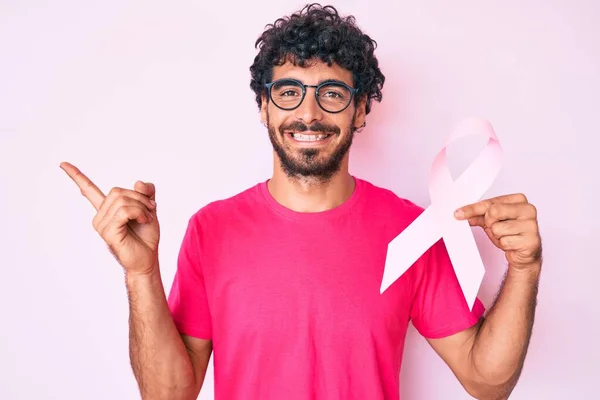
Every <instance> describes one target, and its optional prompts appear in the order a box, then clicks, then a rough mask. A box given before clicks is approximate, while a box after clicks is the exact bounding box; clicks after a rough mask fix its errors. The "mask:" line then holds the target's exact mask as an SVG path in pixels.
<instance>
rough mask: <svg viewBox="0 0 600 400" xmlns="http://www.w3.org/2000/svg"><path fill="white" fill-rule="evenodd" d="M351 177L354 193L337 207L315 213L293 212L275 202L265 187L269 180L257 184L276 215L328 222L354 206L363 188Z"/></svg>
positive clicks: (360, 181)
mask: <svg viewBox="0 0 600 400" xmlns="http://www.w3.org/2000/svg"><path fill="white" fill-rule="evenodd" d="M351 176H352V178H353V179H354V191H353V192H352V194H351V195H350V197H349V198H348V199H346V201H344V202H343V203H342V204H340V205H338V206H337V207H334V208H331V209H329V210H325V211H317V212H300V211H294V210H292V209H290V208H287V207H285V206H284V205H282V204H281V203H279V202H278V201H277V200H275V198H274V197H273V195H272V194H271V192H270V191H269V187H268V186H267V184H268V183H269V181H270V179H267V180H265V181H263V182H261V183H259V185H258V186H259V191H260V193H261V195H262V197H263V199H264V200H265V202H266V203H267V205H268V206H269V207H270V208H271V209H272V210H273V211H275V212H276V213H278V214H280V215H282V216H284V217H286V218H290V219H293V220H296V221H323V220H330V219H332V218H336V217H339V216H340V215H343V214H346V213H347V212H348V211H349V210H351V209H352V207H353V206H354V204H356V202H357V200H358V198H359V196H360V194H361V191H362V188H363V182H362V180H361V179H358V178H356V177H355V176H354V175H351Z"/></svg>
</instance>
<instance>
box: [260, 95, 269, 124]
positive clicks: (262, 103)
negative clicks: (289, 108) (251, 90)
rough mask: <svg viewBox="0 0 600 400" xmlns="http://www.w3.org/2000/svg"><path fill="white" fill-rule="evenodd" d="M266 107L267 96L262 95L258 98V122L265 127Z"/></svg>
mask: <svg viewBox="0 0 600 400" xmlns="http://www.w3.org/2000/svg"><path fill="white" fill-rule="evenodd" d="M267 106H268V103H267V96H265V95H264V94H262V95H261V96H260V120H261V121H262V123H263V125H265V126H266V125H267Z"/></svg>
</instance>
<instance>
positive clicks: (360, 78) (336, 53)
mask: <svg viewBox="0 0 600 400" xmlns="http://www.w3.org/2000/svg"><path fill="white" fill-rule="evenodd" d="M355 21H356V20H355V18H354V16H346V17H341V16H340V15H339V14H338V11H337V10H336V9H335V7H333V6H321V5H320V4H316V3H315V4H308V5H306V6H305V7H304V8H302V10H300V11H297V12H295V13H293V14H292V15H291V16H289V17H284V18H279V19H277V20H276V21H275V22H274V23H273V24H268V25H267V26H266V27H265V31H264V32H263V33H262V35H261V36H260V37H259V38H258V40H257V41H256V43H255V47H256V48H259V49H260V50H259V53H258V54H257V56H256V57H255V58H254V63H253V64H252V66H251V67H250V72H251V76H252V78H251V81H250V88H251V89H252V90H253V91H254V93H256V102H257V103H258V107H259V109H260V106H261V95H263V94H264V93H265V86H264V85H265V83H268V82H270V80H271V79H272V76H273V67H274V66H276V65H283V64H284V63H285V62H286V61H288V60H289V61H291V62H293V63H294V65H299V66H300V67H305V66H306V64H307V61H310V60H314V59H319V60H320V61H322V62H324V63H327V64H328V65H330V66H331V65H332V64H333V63H336V64H338V65H339V66H340V67H342V68H345V69H347V70H349V71H350V72H352V75H353V79H354V87H355V88H356V89H358V91H357V96H356V98H355V104H356V103H358V101H359V100H360V99H362V98H364V97H365V96H366V100H367V101H366V113H367V114H368V113H369V112H370V111H371V100H372V99H375V100H376V101H378V102H380V101H381V98H382V94H381V89H382V88H383V83H384V81H385V77H384V76H383V74H382V73H381V71H380V69H379V63H378V61H377V58H376V57H375V55H374V51H375V48H376V47H377V43H376V42H375V41H374V40H372V39H371V38H370V37H369V36H368V35H366V34H364V33H363V32H362V31H361V30H360V29H359V28H358V27H357V26H356V22H355Z"/></svg>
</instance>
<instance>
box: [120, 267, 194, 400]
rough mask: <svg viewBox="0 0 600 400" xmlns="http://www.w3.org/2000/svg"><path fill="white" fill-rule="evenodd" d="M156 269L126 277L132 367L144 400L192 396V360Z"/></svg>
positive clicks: (187, 397)
mask: <svg viewBox="0 0 600 400" xmlns="http://www.w3.org/2000/svg"><path fill="white" fill-rule="evenodd" d="M155 271H156V272H155V273H152V274H149V275H141V276H137V275H130V276H126V283H127V293H128V297H129V304H130V314H129V340H130V345H129V352H130V359H131V366H132V368H133V372H134V375H135V377H136V380H137V382H138V385H139V388H140V392H141V395H142V398H143V399H144V400H155V399H189V398H190V397H193V396H194V393H195V392H196V390H195V378H194V371H193V367H192V362H191V359H190V356H189V354H188V352H187V350H186V348H185V345H184V343H183V340H182V339H181V336H180V334H179V333H178V331H177V329H176V327H175V324H174V322H173V318H172V316H171V314H170V312H169V308H168V305H167V300H166V296H165V292H164V288H163V285H162V280H161V277H160V272H159V269H158V268H156V269H155Z"/></svg>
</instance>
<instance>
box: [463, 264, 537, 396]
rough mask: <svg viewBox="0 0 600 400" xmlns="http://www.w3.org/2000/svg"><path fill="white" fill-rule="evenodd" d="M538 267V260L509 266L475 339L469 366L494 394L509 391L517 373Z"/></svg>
mask: <svg viewBox="0 0 600 400" xmlns="http://www.w3.org/2000/svg"><path fill="white" fill-rule="evenodd" d="M540 270H541V264H539V263H538V264H536V265H535V266H532V267H531V268H529V269H526V270H522V271H520V270H516V269H513V268H511V267H509V270H508V272H507V275H506V279H505V282H504V285H503V287H502V289H501V290H500V293H499V294H498V298H497V299H496V302H495V304H494V306H493V307H492V309H491V310H490V311H489V313H488V315H487V316H486V318H485V320H484V322H483V324H482V325H481V327H480V329H479V332H478V333H477V336H476V338H475V342H474V345H473V350H472V353H471V357H472V365H473V367H474V369H475V370H476V372H477V375H478V376H479V377H481V379H482V382H484V383H485V384H486V385H489V386H490V387H493V388H495V390H494V392H496V393H500V394H502V393H506V394H508V393H510V391H512V389H513V388H514V385H515V384H516V382H517V380H518V378H519V376H520V374H521V370H522V367H523V363H524V361H525V356H526V353H527V348H528V346H529V339H530V337H531V332H532V327H533V321H534V315H535V308H536V303H537V292H538V280H539V275H540ZM491 398H495V397H493V396H492V397H491ZM499 398H502V397H501V396H500V397H499Z"/></svg>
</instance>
